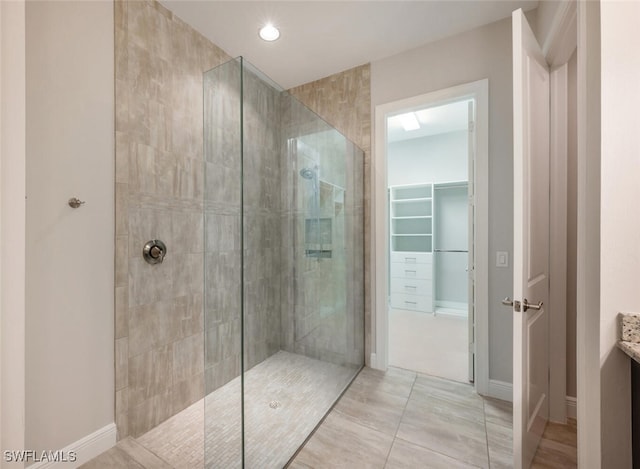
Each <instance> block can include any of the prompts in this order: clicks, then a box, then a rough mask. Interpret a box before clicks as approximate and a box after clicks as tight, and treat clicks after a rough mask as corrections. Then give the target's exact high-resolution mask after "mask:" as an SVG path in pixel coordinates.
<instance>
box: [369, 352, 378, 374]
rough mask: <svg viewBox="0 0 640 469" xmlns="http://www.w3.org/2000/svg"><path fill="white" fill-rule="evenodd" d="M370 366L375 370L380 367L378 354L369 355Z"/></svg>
mask: <svg viewBox="0 0 640 469" xmlns="http://www.w3.org/2000/svg"><path fill="white" fill-rule="evenodd" d="M369 367H370V368H373V369H374V370H377V369H378V356H377V355H376V354H375V353H372V354H371V355H370V357H369Z"/></svg>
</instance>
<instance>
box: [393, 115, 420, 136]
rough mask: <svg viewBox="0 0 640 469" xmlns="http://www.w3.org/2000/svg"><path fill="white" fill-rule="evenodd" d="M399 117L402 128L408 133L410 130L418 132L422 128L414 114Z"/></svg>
mask: <svg viewBox="0 0 640 469" xmlns="http://www.w3.org/2000/svg"><path fill="white" fill-rule="evenodd" d="M398 117H399V118H400V122H402V127H403V128H404V130H405V131H407V132H408V131H410V130H418V129H419V128H420V123H419V122H418V119H417V118H416V114H415V113H414V112H408V113H406V114H402V115H400V116H398Z"/></svg>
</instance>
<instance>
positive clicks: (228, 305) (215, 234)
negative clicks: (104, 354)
mask: <svg viewBox="0 0 640 469" xmlns="http://www.w3.org/2000/svg"><path fill="white" fill-rule="evenodd" d="M115 9H116V31H115V39H116V423H117V427H118V437H119V438H123V437H125V436H127V435H132V436H134V437H135V436H139V435H141V434H142V433H144V432H146V431H147V430H149V429H150V428H153V427H154V426H156V425H157V424H158V423H160V422H162V421H163V420H165V419H167V418H168V417H170V416H171V415H173V414H175V413H177V412H179V411H180V410H182V409H184V408H185V407H186V406H188V405H189V404H191V403H193V402H195V401H196V400H198V399H200V398H201V397H202V396H203V393H204V391H205V389H206V391H207V392H210V391H212V390H214V389H216V388H217V387H219V386H221V385H223V384H225V383H226V382H228V381H229V380H231V379H233V378H235V377H236V376H238V374H239V373H240V323H239V316H238V312H239V298H240V296H239V293H240V290H239V288H240V287H239V285H240V269H239V267H240V265H241V263H240V251H239V249H240V218H239V208H240V198H239V195H240V190H241V186H240V167H239V161H240V159H239V148H238V147H237V146H238V145H239V142H240V138H239V128H238V127H237V126H238V125H239V117H238V119H233V118H232V117H233V112H234V109H235V110H236V111H237V109H238V108H239V107H238V104H239V101H238V98H237V96H238V94H237V92H236V98H235V99H236V101H235V102H234V93H233V87H234V86H237V81H235V82H234V80H233V79H231V78H233V77H227V78H229V79H230V81H229V80H227V81H225V80H222V81H220V82H219V83H221V84H224V83H226V84H227V85H230V86H231V89H227V90H224V91H223V92H222V93H220V94H218V95H217V96H218V97H217V98H215V99H219V100H221V101H216V102H214V103H213V104H214V109H215V110H216V112H218V113H220V115H222V116H223V117H224V118H225V119H223V120H222V121H221V122H226V124H224V125H222V126H219V127H217V128H215V126H214V127H212V128H211V129H209V130H211V131H213V132H216V134H215V135H213V136H212V137H215V138H214V139H213V140H212V141H215V142H216V145H221V146H222V147H219V148H215V149H212V150H215V151H212V152H210V153H206V154H205V155H204V161H203V151H202V148H203V138H202V135H203V120H202V116H203V72H205V71H206V70H209V69H211V68H213V67H216V66H218V65H220V64H222V63H225V62H227V61H228V60H229V59H230V57H229V56H227V54H225V53H224V52H223V51H222V50H221V49H219V48H218V47H216V46H215V45H213V44H211V43H210V42H209V41H208V40H207V39H205V38H204V37H202V36H201V35H200V34H198V33H197V32H195V31H194V30H193V29H191V28H190V27H189V26H188V25H186V24H185V23H184V22H182V21H181V20H180V19H179V18H177V17H175V16H174V15H173V14H172V13H171V12H170V11H168V10H167V9H165V8H164V7H162V6H161V5H160V4H158V3H157V2H150V1H146V0H145V1H134V2H120V1H118V2H116V8H115ZM232 68H233V67H231V68H230V69H232ZM360 69H362V70H360ZM346 76H350V75H345V77H346ZM356 77H357V80H358V86H361V87H363V88H364V90H365V91H363V93H365V94H366V95H367V96H368V90H369V86H368V67H365V68H362V67H361V68H359V69H357V72H356ZM244 79H245V84H244V85H245V86H244V92H245V96H244V106H245V107H244V119H245V120H244V125H245V128H244V130H245V131H246V132H247V134H250V135H251V138H250V139H245V148H244V153H245V168H244V174H245V184H244V203H245V226H244V233H245V240H244V245H245V251H244V255H245V270H244V274H245V278H244V280H245V283H244V288H245V290H244V294H245V298H246V301H245V320H246V322H245V330H246V333H247V337H250V338H251V339H250V340H246V341H245V353H246V354H245V361H246V363H245V365H246V366H247V367H251V366H253V365H255V364H257V363H259V362H261V361H263V360H264V359H265V358H267V357H268V356H270V355H271V354H273V353H274V352H276V351H278V350H279V349H280V346H281V334H285V333H286V332H285V330H283V329H282V328H281V319H282V318H284V316H281V305H282V304H283V302H285V301H287V298H290V297H291V294H292V293H293V291H294V288H295V285H294V282H293V281H292V282H290V283H286V282H284V283H283V282H280V281H278V276H279V275H281V274H282V275H287V273H289V271H288V270H287V271H284V270H283V267H284V265H283V263H288V262H289V261H290V260H288V259H287V257H286V256H285V255H283V254H284V253H283V251H282V250H283V249H290V247H291V246H290V245H286V244H283V240H284V238H285V237H284V236H283V217H290V215H291V214H290V213H285V212H286V211H285V210H284V208H283V207H282V206H281V203H282V202H283V201H285V202H286V201H287V200H289V199H288V198H287V197H288V195H287V193H286V186H285V185H283V184H282V180H281V177H282V176H284V175H285V173H287V172H290V171H288V170H290V169H291V168H289V167H288V164H289V163H290V162H287V160H286V156H285V155H286V154H287V153H286V139H285V138H283V136H282V129H280V128H279V127H278V126H279V123H278V122H279V120H278V119H277V118H275V116H276V115H277V113H278V112H281V106H282V99H283V98H282V95H281V94H280V93H279V91H277V90H276V89H275V88H272V87H271V86H269V85H267V84H266V83H265V82H262V81H261V80H259V79H257V77H255V76H254V75H252V74H251V73H250V72H249V73H245V76H244ZM350 80H351V79H349V80H343V81H341V84H340V86H343V85H349V83H351V81H350ZM354 86H355V85H354ZM347 88H348V89H352V87H351V85H349V86H347ZM340 96H341V93H338V92H337V91H335V92H333V93H331V96H330V97H329V98H328V99H327V100H325V101H323V102H326V103H330V102H332V100H335V99H337V100H338V101H339V102H341V103H342V98H341V97H340ZM323 99H324V98H323ZM358 102H360V101H358ZM341 106H342V110H343V111H344V112H345V114H349V112H351V111H353V109H351V107H350V104H349V103H346V104H344V103H343V104H341ZM361 107H362V106H361V105H359V106H358V110H359V109H360V108H361ZM338 114H339V113H338ZM360 114H362V113H361V112H360V111H358V115H360ZM234 125H235V126H236V127H235V128H234V127H233V126H234ZM344 130H345V129H344V128H343V129H342V131H344ZM296 132H302V133H301V134H304V129H301V128H299V129H297V130H296ZM351 138H353V135H352V136H351ZM357 143H358V144H359V145H361V146H363V144H362V141H357ZM367 145H368V142H367ZM363 148H365V149H366V148H368V146H363ZM283 162H286V164H284V165H283ZM347 170H348V171H359V168H348V169H347ZM295 171H296V174H294V175H293V176H294V178H295V177H296V176H297V169H295ZM287 176H288V177H291V175H290V174H288V175H287ZM279 181H280V182H279ZM360 209H361V208H360ZM354 210H356V211H357V210H358V208H357V207H354ZM355 226H356V227H360V226H362V223H361V222H358V221H357V220H356V225H355ZM205 227H206V230H204V228H205ZM345 229H346V230H347V231H348V230H350V229H353V228H348V227H347V228H345ZM347 231H345V232H347ZM203 232H206V235H204V234H203ZM351 235H354V233H351ZM347 236H350V234H349V233H348V232H347ZM150 239H161V240H163V241H165V243H166V244H167V247H168V252H167V257H166V259H165V261H164V262H163V263H162V264H158V265H155V266H151V265H148V264H146V263H145V262H144V260H143V259H142V255H141V253H142V247H143V245H144V243H145V242H146V241H148V240H150ZM351 254H352V256H351V257H350V258H349V259H348V260H347V263H348V264H347V265H351V266H352V267H353V266H354V265H356V264H357V263H358V261H359V260H360V259H362V254H361V252H360V251H358V250H354V251H352V252H351ZM349 263H350V264H349ZM287 265H289V266H290V265H292V264H287ZM347 268H348V267H347ZM289 274H290V273H289ZM203 275H204V277H203ZM274 277H275V278H274ZM289 278H290V279H292V277H289ZM203 284H206V285H208V286H209V287H207V289H206V290H204V288H203ZM283 288H284V289H283ZM205 306H206V308H205ZM350 307H351V305H349V306H348V308H350ZM356 308H357V305H356ZM355 322H357V319H355ZM360 324H361V322H360ZM337 326H339V329H342V328H343V327H347V328H349V329H352V328H354V327H357V325H356V324H353V323H350V324H342V323H341V324H338V325H337ZM331 338H332V336H331V331H328V333H327V334H324V336H323V337H322V341H324V342H326V343H330V342H331ZM205 343H206V347H205ZM316 345H317V344H315V345H314V350H316V349H317V347H316ZM345 348H348V349H350V350H352V349H354V348H357V344H353V343H351V344H345ZM203 350H205V352H206V353H205V354H203V353H202V351H203ZM299 351H300V352H304V351H305V350H299ZM203 355H204V358H203ZM318 358H320V357H318ZM328 358H330V357H328ZM350 360H351V361H352V362H357V358H356V357H354V358H352V359H350ZM205 385H206V388H205Z"/></svg>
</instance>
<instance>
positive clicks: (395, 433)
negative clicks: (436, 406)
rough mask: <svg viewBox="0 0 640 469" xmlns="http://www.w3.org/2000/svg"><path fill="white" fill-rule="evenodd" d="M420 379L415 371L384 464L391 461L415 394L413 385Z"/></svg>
mask: <svg viewBox="0 0 640 469" xmlns="http://www.w3.org/2000/svg"><path fill="white" fill-rule="evenodd" d="M417 379H418V373H416V372H414V376H413V382H412V383H411V390H410V391H409V395H408V396H407V402H405V404H404V408H403V409H402V415H400V420H399V421H398V425H397V426H396V431H395V432H394V433H393V440H391V446H390V447H389V451H388V452H387V457H386V458H385V460H384V466H383V467H386V466H387V464H388V463H389V456H390V455H391V450H392V449H393V445H394V444H395V442H396V439H397V438H398V430H399V429H400V425H402V419H403V418H404V414H405V412H406V411H407V406H408V405H409V399H411V394H413V387H414V386H415V384H416V380H417Z"/></svg>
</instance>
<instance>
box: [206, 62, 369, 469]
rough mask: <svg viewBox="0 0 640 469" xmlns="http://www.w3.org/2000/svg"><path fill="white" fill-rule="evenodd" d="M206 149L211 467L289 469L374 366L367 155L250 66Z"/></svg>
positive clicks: (231, 88)
mask: <svg viewBox="0 0 640 469" xmlns="http://www.w3.org/2000/svg"><path fill="white" fill-rule="evenodd" d="M204 143H205V152H204V159H205V161H204V165H205V191H204V192H205V194H204V197H205V200H204V212H205V213H204V227H205V236H204V238H205V247H204V248H205V253H204V255H205V262H204V265H205V266H204V321H205V380H204V381H205V396H206V397H205V418H204V429H205V465H206V467H224V468H230V467H255V468H269V467H273V468H276V467H283V466H284V465H286V464H287V462H288V461H289V460H290V458H292V456H293V455H294V454H295V452H296V451H297V449H298V448H299V447H300V446H301V445H302V444H303V442H304V441H305V439H306V438H307V437H308V435H309V434H310V433H311V432H312V431H313V429H314V428H315V426H316V425H317V424H318V423H319V421H320V420H321V419H322V417H323V416H324V415H325V413H326V412H327V411H328V410H329V409H330V407H331V406H332V405H333V403H334V402H335V401H336V399H337V398H338V397H339V395H340V393H341V392H342V391H343V390H344V389H345V387H346V386H347V385H348V384H349V382H350V381H351V379H352V378H353V377H354V376H355V374H356V373H357V371H358V370H359V369H360V368H361V366H362V365H363V363H364V331H363V310H364V306H363V305H364V299H363V197H362V192H363V179H362V178H363V167H362V157H363V155H362V151H361V150H359V149H358V148H356V147H355V145H354V144H353V143H351V142H350V141H348V140H347V139H346V138H345V137H344V136H343V135H341V134H340V133H339V132H337V131H336V130H335V129H333V128H332V127H331V126H330V125H328V124H327V123H326V122H324V121H322V120H321V119H320V118H319V117H318V116H317V115H316V114H314V113H313V112H311V111H310V110H309V109H308V108H306V107H305V106H303V105H302V104H301V103H300V102H298V101H297V100H296V99H295V98H293V97H292V96H291V95H290V94H288V93H286V92H284V91H283V90H282V89H280V88H279V87H278V86H277V85H275V84H274V83H273V82H271V81H270V80H269V79H268V78H266V77H265V76H264V75H262V74H261V73H260V72H259V71H258V70H256V69H255V68H253V67H252V66H250V65H249V64H247V62H246V61H244V60H242V59H236V60H232V61H230V62H227V63H225V64H223V65H221V66H219V67H217V68H214V69H213V70H211V71H209V72H207V73H205V75H204Z"/></svg>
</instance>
